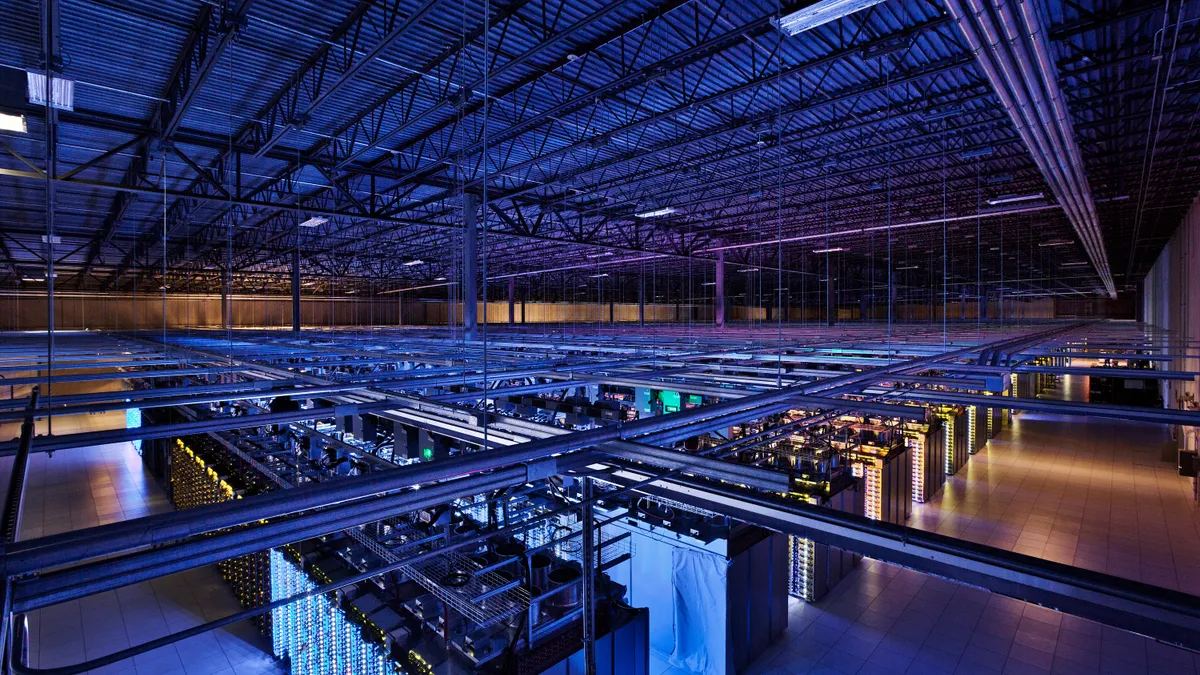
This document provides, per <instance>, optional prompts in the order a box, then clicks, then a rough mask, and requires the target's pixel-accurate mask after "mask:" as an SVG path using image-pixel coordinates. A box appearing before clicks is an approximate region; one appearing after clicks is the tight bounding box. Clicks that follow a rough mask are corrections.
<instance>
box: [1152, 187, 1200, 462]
mask: <svg viewBox="0 0 1200 675" xmlns="http://www.w3.org/2000/svg"><path fill="white" fill-rule="evenodd" d="M1141 318H1142V320H1143V321H1145V322H1146V323H1150V324H1154V325H1155V326H1158V327H1159V328H1162V329H1164V331H1170V337H1171V339H1172V341H1174V342H1176V343H1177V344H1179V345H1188V344H1195V343H1196V341H1197V340H1200V201H1194V202H1192V206H1191V208H1189V209H1188V212H1187V215H1186V216H1184V219H1183V223H1182V224H1181V225H1180V226H1179V229H1178V230H1176V232H1175V235H1174V236H1173V237H1171V241H1169V242H1168V243H1167V245H1166V247H1165V248H1164V249H1163V252H1162V254H1160V255H1159V256H1158V260H1157V261H1156V262H1155V263H1154V267H1152V268H1150V273H1149V274H1147V275H1146V279H1145V281H1144V282H1143V284H1142V316H1141ZM1164 336H1165V333H1164ZM1193 350H1194V347H1193ZM1192 353H1193V354H1195V353H1196V352H1195V351H1192ZM1171 367H1172V369H1174V370H1187V371H1193V372H1194V371H1200V357H1197V356H1192V357H1190V358H1177V359H1175V360H1174V362H1173V364H1172V366H1171ZM1188 393H1190V394H1191V395H1192V396H1194V397H1195V398H1196V399H1197V400H1200V377H1197V378H1196V379H1193V380H1192V381H1190V382H1181V381H1172V382H1168V383H1167V388H1166V391H1165V392H1164V395H1163V403H1164V404H1165V405H1167V406H1169V407H1172V408H1173V407H1176V401H1177V400H1179V398H1180V397H1182V396H1184V395H1185V394H1188ZM1189 444H1190V449H1192V450H1195V449H1196V445H1197V443H1196V439H1195V437H1194V436H1193V437H1192V438H1191V439H1190V440H1189Z"/></svg>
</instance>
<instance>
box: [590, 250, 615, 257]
mask: <svg viewBox="0 0 1200 675" xmlns="http://www.w3.org/2000/svg"><path fill="white" fill-rule="evenodd" d="M610 255H612V251H605V252H604V253H591V254H589V255H588V257H589V258H607V257H608V256H610Z"/></svg>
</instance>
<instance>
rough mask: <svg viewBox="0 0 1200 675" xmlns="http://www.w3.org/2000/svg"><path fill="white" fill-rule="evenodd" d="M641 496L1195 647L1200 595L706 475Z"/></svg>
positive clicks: (617, 477)
mask: <svg viewBox="0 0 1200 675" xmlns="http://www.w3.org/2000/svg"><path fill="white" fill-rule="evenodd" d="M610 479H611V480H612V482H614V483H616V484H617V485H620V486H630V484H641V483H644V480H645V474H644V472H642V471H641V470H639V469H638V468H636V467H623V468H622V469H621V470H619V471H617V472H615V473H614V474H613V475H612V476H611V477H610ZM606 480H607V479H606ZM638 490H639V491H641V492H644V493H646V494H649V495H651V496H661V497H667V498H670V499H674V500H678V501H681V502H684V503H686V504H692V505H695V506H698V507H700V508H704V509H707V510H711V511H716V512H719V513H724V514H726V515H728V516H730V517H732V518H736V519H738V520H742V521H745V522H748V523H753V524H756V525H759V526H762V527H765V528H767V529H770V530H774V531H776V532H782V533H784V534H790V535H793V536H798V537H804V538H806V539H812V540H814V541H817V542H820V543H823V544H828V545H830V546H836V547H838V548H841V549H844V550H847V551H853V552H855V553H860V554H862V555H866V556H870V557H871V558H874V559H876V560H883V561H885V562H889V563H891V564H895V565H900V566H902V567H907V568H909V569H913V570H917V571H920V572H924V573H926V574H933V575H936V576H939V577H942V578H945V579H950V580H953V581H957V582H959V583H963V584H967V585H970V586H974V587H976V588H983V589H987V590H989V591H991V592H993V593H998V594H1000V595H1005V596H1008V597H1011V598H1016V599H1019V600H1023V601H1025V602H1031V603H1035V604H1038V605H1041V606H1043V607H1050V608H1053V609H1057V610H1059V611H1062V612H1066V613H1068V614H1074V615H1076V616H1081V617H1084V618H1088V619H1092V620H1094V621H1097V622H1100V623H1103V624H1106V625H1109V626H1113V627H1116V628H1121V629H1123V630H1128V631H1132V632H1134V633H1138V634H1140V635H1147V636H1150V637H1152V638H1155V639H1158V640H1162V641H1164V642H1167V643H1170V644H1174V645H1179V646H1182V647H1185V648H1188V649H1193V650H1195V649H1200V598H1197V597H1196V596H1194V595H1189V594H1187V593H1180V592H1178V591H1176V590H1173V589H1166V588H1161V587H1158V586H1153V585H1151V584H1146V583H1141V582H1137V581H1131V580H1128V579H1122V578H1120V577H1116V576H1113V575H1109V574H1104V573H1101V572H1094V571H1091V570H1086V569H1080V568H1077V567H1072V566H1070V565H1064V564H1062V563H1057V562H1053V561H1050V560H1043V559H1041V558H1035V557H1033V556H1027V555H1022V554H1019V553H1014V552H1012V551H1005V550H1003V549H999V548H994V547H991V546H986V545H983V544H977V543H974V542H969V541H964V540H961V539H955V538H953V537H948V536H945V535H941V534H937V533H935V532H926V531H924V530H919V529H915V528H911V527H907V526H903V525H896V524H894V523H888V522H884V521H878V520H871V519H869V518H866V517H863V516H861V515H856V514H853V513H845V512H841V511H837V510H834V509H829V508H824V507H820V506H815V505H812V504H808V503H805V502H803V501H800V500H796V499H791V498H786V497H779V496H776V495H769V494H763V493H752V492H750V491H748V490H742V489H739V488H737V487H735V486H732V485H724V484H718V483H715V482H712V481H705V480H703V479H696V478H688V477H680V478H677V479H676V480H675V481H673V482H672V483H661V482H660V483H654V484H651V485H644V486H643V487H640V488H638Z"/></svg>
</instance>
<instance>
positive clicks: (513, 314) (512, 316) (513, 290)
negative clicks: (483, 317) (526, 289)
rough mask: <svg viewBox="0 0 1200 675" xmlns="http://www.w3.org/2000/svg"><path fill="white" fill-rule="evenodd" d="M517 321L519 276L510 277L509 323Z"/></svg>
mask: <svg viewBox="0 0 1200 675" xmlns="http://www.w3.org/2000/svg"><path fill="white" fill-rule="evenodd" d="M516 322H517V278H516V277H509V278H508V323H509V325H511V324H514V323H516Z"/></svg>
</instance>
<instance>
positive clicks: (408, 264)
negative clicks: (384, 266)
mask: <svg viewBox="0 0 1200 675" xmlns="http://www.w3.org/2000/svg"><path fill="white" fill-rule="evenodd" d="M424 264H425V261H424V260H409V261H408V262H406V263H404V266H405V267H413V266H415V265H424Z"/></svg>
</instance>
